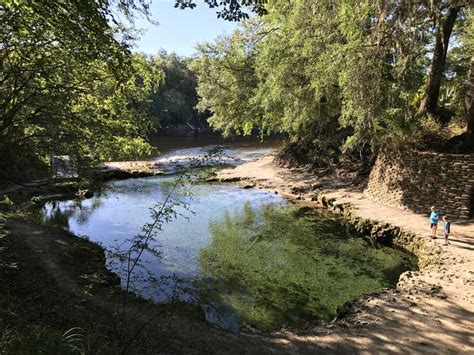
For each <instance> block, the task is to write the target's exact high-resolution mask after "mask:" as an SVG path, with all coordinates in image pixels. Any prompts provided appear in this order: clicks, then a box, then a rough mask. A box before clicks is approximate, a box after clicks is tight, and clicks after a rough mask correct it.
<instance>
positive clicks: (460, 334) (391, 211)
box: [218, 156, 474, 354]
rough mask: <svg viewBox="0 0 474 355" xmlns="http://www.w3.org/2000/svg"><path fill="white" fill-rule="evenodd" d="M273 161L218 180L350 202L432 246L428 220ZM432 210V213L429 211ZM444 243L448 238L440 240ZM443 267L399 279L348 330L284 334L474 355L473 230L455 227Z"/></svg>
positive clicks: (368, 348)
mask: <svg viewBox="0 0 474 355" xmlns="http://www.w3.org/2000/svg"><path fill="white" fill-rule="evenodd" d="M273 158H274V157H273V156H265V157H263V158H261V159H259V160H258V161H255V162H250V163H247V164H243V165H240V166H238V167H236V168H235V169H226V170H223V171H222V172H221V173H220V174H219V175H218V179H219V180H221V181H238V180H241V184H242V185H247V187H250V186H254V185H255V187H258V188H265V189H268V190H271V191H275V192H277V193H280V194H282V195H285V196H287V197H289V198H291V199H293V200H296V201H300V202H304V203H306V204H314V205H316V204H317V203H316V202H313V201H311V200H312V197H313V196H314V192H313V191H312V190H313V189H312V188H311V187H314V188H318V189H322V190H323V193H324V195H325V196H326V197H328V198H335V199H336V200H337V201H338V202H350V203H352V204H353V205H354V206H355V213H356V215H357V216H360V217H363V218H366V219H372V220H378V221H383V222H388V223H391V224H393V225H397V226H399V227H401V228H403V229H405V230H407V231H411V232H414V233H417V234H419V235H421V236H426V242H427V243H433V241H431V240H429V238H428V236H429V233H430V231H429V228H428V218H427V217H426V216H422V215H417V214H415V213H413V212H411V211H409V210H401V209H397V208H392V207H387V206H383V205H381V204H379V203H377V202H374V201H371V200H370V199H368V198H367V197H366V196H364V194H363V193H362V191H361V189H360V188H354V187H351V186H347V184H344V183H339V182H338V181H334V180H331V179H329V178H326V179H317V178H316V177H314V175H311V174H309V173H307V172H304V171H302V170H298V169H287V168H282V167H278V166H276V165H275V164H274V163H273ZM427 208H429V206H427ZM439 235H440V237H441V232H440V233H439ZM434 242H435V243H438V244H439V247H440V248H441V249H442V250H441V254H440V255H441V262H440V264H439V265H432V266H428V267H427V268H425V269H423V270H422V271H420V272H407V273H405V274H403V275H402V276H401V277H400V281H399V284H398V287H397V289H396V290H390V291H387V292H383V293H381V294H380V295H378V296H375V297H369V298H367V299H363V300H360V301H359V302H357V304H356V306H355V308H356V313H355V314H353V315H352V317H350V319H349V321H348V328H347V329H345V330H343V329H341V328H339V327H337V328H334V329H332V330H328V332H329V333H328V334H326V335H321V334H317V333H316V331H315V334H299V335H296V334H288V333H285V334H282V335H284V336H285V337H286V338H287V339H289V341H298V342H304V343H306V342H308V343H315V344H333V345H335V346H336V345H338V344H339V345H340V344H347V342H349V343H350V344H352V345H353V346H354V347H355V349H357V350H356V352H367V353H373V352H388V353H391V352H394V353H405V352H410V353H413V352H416V353H471V354H472V353H474V223H473V222H471V223H464V224H456V223H455V222H454V223H453V224H452V237H451V245H450V246H448V247H444V246H442V243H443V241H442V239H441V238H438V239H437V240H436V241H434Z"/></svg>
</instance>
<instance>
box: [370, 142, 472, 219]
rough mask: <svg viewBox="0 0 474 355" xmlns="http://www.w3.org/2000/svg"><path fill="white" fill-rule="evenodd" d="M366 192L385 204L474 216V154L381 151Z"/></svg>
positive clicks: (459, 217) (420, 211) (453, 214)
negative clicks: (435, 209)
mask: <svg viewBox="0 0 474 355" xmlns="http://www.w3.org/2000/svg"><path fill="white" fill-rule="evenodd" d="M364 193H365V194H366V195H367V196H368V197H370V198H372V199H374V200H376V201H379V202H381V203H383V204H386V205H389V206H394V207H402V208H409V209H411V210H413V211H415V212H417V213H426V214H427V213H429V209H430V206H432V205H436V206H437V207H438V208H439V209H440V210H441V212H443V213H446V214H447V215H448V216H450V217H451V219H453V220H455V219H457V220H467V219H470V218H473V217H474V211H473V209H474V207H473V204H474V154H442V153H434V152H419V151H405V152H393V151H390V152H389V151H382V152H380V154H379V156H378V158H377V161H376V162H375V165H374V167H373V169H372V171H371V173H370V177H369V181H368V184H367V188H366V189H365V191H364Z"/></svg>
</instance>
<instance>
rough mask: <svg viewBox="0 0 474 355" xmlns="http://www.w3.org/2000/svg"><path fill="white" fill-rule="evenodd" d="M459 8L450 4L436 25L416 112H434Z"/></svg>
mask: <svg viewBox="0 0 474 355" xmlns="http://www.w3.org/2000/svg"><path fill="white" fill-rule="evenodd" d="M459 9H460V8H459V7H453V6H451V7H450V8H449V9H448V13H447V14H446V18H445V20H444V21H440V24H439V25H438V29H437V31H436V41H435V47H434V51H433V59H432V60H431V66H430V73H429V75H428V79H427V82H426V89H425V94H424V96H423V99H422V100H421V104H420V107H419V108H418V113H421V112H423V111H425V110H426V111H427V112H428V113H430V114H433V115H434V114H436V108H437V106H438V98H439V90H440V86H441V78H442V77H443V71H444V64H445V63H446V55H447V53H448V45H449V38H450V37H451V33H452V32H453V27H454V23H455V22H456V17H457V15H458V12H459Z"/></svg>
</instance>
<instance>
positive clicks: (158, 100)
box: [149, 51, 207, 127]
mask: <svg viewBox="0 0 474 355" xmlns="http://www.w3.org/2000/svg"><path fill="white" fill-rule="evenodd" d="M149 60H150V64H151V65H153V66H154V67H155V68H157V69H158V70H160V71H162V72H163V74H164V77H165V79H164V84H163V85H162V86H161V87H160V90H158V91H157V92H156V93H154V94H153V95H152V97H151V100H152V113H153V115H154V116H156V117H158V118H159V124H160V126H170V125H179V124H187V123H189V124H191V125H194V126H198V127H199V126H206V125H207V123H206V118H207V115H204V116H203V115H201V114H199V113H198V112H197V110H196V108H195V106H196V105H197V103H198V98H197V93H196V86H197V78H196V75H195V73H194V72H193V71H192V70H191V68H190V65H191V62H192V59H189V58H182V57H180V56H178V55H176V54H175V53H170V54H168V53H166V51H161V52H159V53H158V54H157V55H156V56H153V57H151V58H150V59H149Z"/></svg>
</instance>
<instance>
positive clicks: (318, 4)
mask: <svg viewBox="0 0 474 355" xmlns="http://www.w3.org/2000/svg"><path fill="white" fill-rule="evenodd" d="M437 6H438V7H436V8H435V7H434V5H432V2H423V1H422V2H411V1H402V2H393V1H388V0H377V1H362V2H361V1H357V0H339V1H332V2H327V1H319V0H316V1H314V0H313V1H310V0H292V1H283V0H281V1H279V0H276V1H272V2H269V3H268V4H266V6H265V8H266V10H267V11H268V14H267V15H265V16H263V17H261V18H256V19H252V21H250V22H249V23H252V26H254V28H258V30H257V31H249V30H248V28H247V27H248V26H249V25H248V24H245V25H243V26H242V27H241V29H239V30H238V31H237V32H236V33H235V34H234V36H232V37H227V38H221V39H219V40H218V41H216V42H215V43H214V44H206V45H204V46H202V48H204V49H205V50H203V49H201V51H200V57H199V59H198V60H199V61H200V65H199V66H198V81H199V82H198V93H199V95H200V96H201V101H200V103H199V107H201V109H203V108H206V109H208V110H209V111H210V112H211V114H212V116H211V119H210V123H211V125H212V126H213V127H215V128H218V129H221V130H224V131H225V132H226V133H227V134H229V133H231V132H235V133H240V132H242V131H244V132H247V133H248V132H250V131H251V130H252V129H254V128H259V129H260V130H261V131H264V132H266V133H271V132H286V133H288V134H290V135H291V136H292V137H294V138H295V139H298V140H303V141H305V142H306V143H308V144H309V145H313V146H316V147H319V148H321V149H320V150H319V151H318V149H319V148H318V149H316V152H315V154H318V155H321V156H327V154H324V152H327V150H328V149H329V150H337V149H339V150H340V151H344V152H359V153H361V154H362V156H367V153H371V152H376V151H377V150H378V148H379V147H380V146H381V145H383V144H387V142H390V141H393V142H399V143H403V144H407V143H409V144H415V145H418V146H422V145H424V144H429V140H428V139H427V137H428V136H429V135H432V134H433V131H430V128H426V127H427V122H428V119H427V118H426V116H423V115H417V111H418V109H419V107H420V101H421V97H420V96H421V95H420V92H422V91H423V88H424V87H426V82H425V80H426V79H425V78H426V75H425V73H426V71H427V68H428V66H429V65H427V62H428V61H429V60H430V59H431V58H433V57H435V56H433V52H432V51H433V49H434V50H437V49H436V43H437V41H436V38H438V42H439V41H441V40H449V38H451V36H447V33H446V36H447V37H446V38H447V39H446V38H444V37H442V36H441V37H439V36H436V33H438V32H439V31H438V32H437V31H435V30H433V24H435V25H436V24H438V23H439V19H438V20H436V19H435V20H433V16H434V14H437V13H438V12H439V11H440V12H439V13H438V15H439V16H445V17H446V16H448V14H451V13H452V15H450V16H449V17H448V19H449V21H448V22H449V23H446V20H443V24H444V29H443V28H442V29H441V30H440V31H447V30H448V29H449V28H451V33H454V34H455V38H458V39H459V38H461V36H462V31H463V30H462V29H463V28H464V27H465V26H461V24H463V23H464V21H465V20H466V18H468V17H469V13H468V12H467V10H466V9H465V7H464V6H465V4H462V3H461V2H459V3H456V4H454V5H451V3H448V2H445V1H443V2H442V3H441V5H439V4H437ZM443 6H444V7H443ZM451 7H452V8H454V9H456V11H454V10H449V9H450V8H451ZM436 9H438V10H436ZM440 9H442V10H440ZM443 9H444V10H443ZM436 11H438V12H436ZM455 12H456V13H457V16H454V13H455ZM443 18H444V17H443ZM453 19H457V20H459V22H458V26H457V27H454V29H453V27H452V26H451V25H452V23H451V22H452V20H453ZM461 20H462V21H461ZM433 21H435V22H433ZM436 21H438V22H436ZM448 27H449V28H448ZM434 28H435V29H436V28H437V27H436V26H435V27H434ZM440 38H441V39H440ZM443 38H444V39H443ZM461 42H462V41H459V45H456V46H454V47H453V48H454V49H453V51H451V52H452V53H454V52H456V51H457V52H458V54H456V56H457V59H454V57H453V59H452V60H451V59H450V58H449V54H450V53H451V52H449V51H448V46H447V43H445V44H444V46H445V47H443V48H442V49H443V51H445V50H446V51H447V52H446V57H447V58H448V59H449V60H448V62H449V70H450V71H449V73H446V72H445V65H444V63H443V66H442V67H443V68H441V67H439V68H441V76H442V77H444V80H443V81H441V80H439V81H438V82H437V83H436V85H435V84H430V87H434V86H438V89H437V90H438V96H439V92H440V91H439V90H440V88H441V89H443V90H445V91H446V92H451V93H452V92H455V94H456V95H455V97H456V100H454V101H452V100H451V103H454V104H455V105H457V106H459V102H460V100H459V98H460V97H462V96H464V92H465V91H464V90H465V89H464V85H461V84H460V83H461V82H462V81H463V80H461V79H460V78H464V77H465V74H463V70H464V69H462V68H466V67H467V66H466V64H467V63H466V62H467V59H466V56H465V54H464V52H465V48H466V46H465V45H464V44H463V43H461ZM237 48H240V51H239V50H236V49H237ZM442 54H443V55H445V53H444V52H443V53H442ZM453 55H454V54H453ZM469 57H470V56H469ZM441 59H442V58H441ZM445 59H446V58H445ZM458 59H459V60H458ZM435 67H437V66H435ZM439 68H438V69H439ZM433 73H434V72H433ZM429 77H431V78H432V79H433V75H431V76H429ZM430 80H431V79H430ZM431 82H432V83H434V82H433V80H431ZM244 83H245V85H241V84H244ZM238 84H240V86H239V85H238ZM440 85H441V86H440ZM443 85H444V86H443ZM447 85H450V86H452V88H448V86H447ZM448 89H449V90H448ZM453 90H454V91H453ZM240 91H241V92H240ZM461 93H462V95H461ZM451 96H452V95H451ZM449 97H450V95H444V94H443V103H447V102H448V101H447V100H448V99H449ZM430 102H431V101H430ZM459 107H460V106H459ZM452 112H453V113H456V112H457V111H456V110H452ZM244 128H246V129H244ZM438 131H439V130H438ZM434 133H436V132H434ZM425 142H426V143H425ZM334 147H338V148H337V149H335V148H334Z"/></svg>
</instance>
